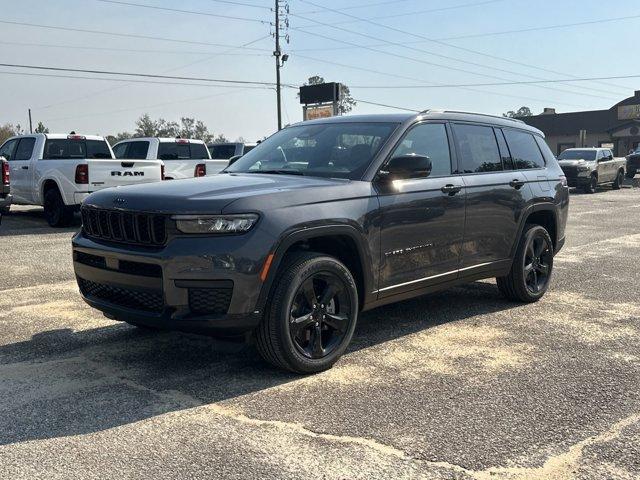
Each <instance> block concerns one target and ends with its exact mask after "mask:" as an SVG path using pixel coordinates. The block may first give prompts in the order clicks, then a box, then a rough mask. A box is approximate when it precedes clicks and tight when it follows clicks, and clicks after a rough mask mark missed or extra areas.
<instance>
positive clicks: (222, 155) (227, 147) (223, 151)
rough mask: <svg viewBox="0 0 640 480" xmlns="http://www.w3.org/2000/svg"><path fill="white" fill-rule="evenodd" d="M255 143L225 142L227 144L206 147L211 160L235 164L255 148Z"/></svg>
mask: <svg viewBox="0 0 640 480" xmlns="http://www.w3.org/2000/svg"><path fill="white" fill-rule="evenodd" d="M257 145H258V144H257V143H242V142H227V143H210V144H209V145H207V147H208V148H209V152H210V153H211V158H213V159H216V160H228V161H229V163H233V162H235V161H236V160H237V159H238V158H240V157H242V156H243V155H246V154H247V153H249V152H250V151H251V150H253V149H254V148H256V146H257Z"/></svg>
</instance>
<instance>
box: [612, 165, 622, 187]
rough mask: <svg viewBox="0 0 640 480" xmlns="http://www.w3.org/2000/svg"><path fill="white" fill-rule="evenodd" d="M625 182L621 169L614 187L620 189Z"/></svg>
mask: <svg viewBox="0 0 640 480" xmlns="http://www.w3.org/2000/svg"><path fill="white" fill-rule="evenodd" d="M623 182H624V173H622V170H619V171H618V175H616V179H615V181H614V182H613V185H612V187H613V189H614V190H620V189H621V188H622V184H623Z"/></svg>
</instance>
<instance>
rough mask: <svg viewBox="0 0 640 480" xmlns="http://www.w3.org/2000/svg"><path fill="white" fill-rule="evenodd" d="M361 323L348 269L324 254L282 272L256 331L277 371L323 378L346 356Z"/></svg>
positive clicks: (293, 262) (292, 262)
mask: <svg viewBox="0 0 640 480" xmlns="http://www.w3.org/2000/svg"><path fill="white" fill-rule="evenodd" d="M333 290H336V292H337V293H335V294H333V293H332V292H333ZM332 295H333V296H332ZM323 296H324V297H325V298H324V302H323V299H322V297H323ZM327 298H328V300H327ZM357 317H358V291H357V288H356V284H355V281H354V279H353V276H352V275H351V272H350V271H349V270H348V269H347V267H345V266H344V265H343V264H342V263H341V262H340V261H338V260H337V259H336V258H333V257H329V256H326V255H323V254H318V253H310V252H303V253H295V254H292V255H290V256H287V258H285V260H284V263H283V267H282V268H281V269H280V270H279V272H278V275H277V277H276V280H275V283H274V287H273V288H272V291H271V295H270V298H269V300H268V302H267V309H266V310H265V312H264V317H263V319H262V321H261V323H260V325H259V326H258V328H257V330H256V344H257V348H258V351H259V352H260V354H261V356H262V357H263V358H264V359H265V360H266V361H267V362H269V363H271V364H272V365H275V366H276V367H279V368H283V369H285V370H289V371H292V372H295V373H300V374H310V373H317V372H321V371H323V370H327V369H329V368H331V367H332V366H333V364H334V363H335V362H336V361H338V359H339V358H340V357H341V356H342V354H343V353H344V351H345V350H346V348H347V346H348V345H349V343H350V342H351V338H352V337H353V331H354V329H355V326H356V322H357ZM296 320H297V322H296Z"/></svg>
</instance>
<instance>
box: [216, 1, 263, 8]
mask: <svg viewBox="0 0 640 480" xmlns="http://www.w3.org/2000/svg"><path fill="white" fill-rule="evenodd" d="M209 1H210V2H215V3H225V4H227V5H239V6H241V7H253V8H261V9H263V10H271V7H267V6H265V5H256V4H255V3H245V2H236V1H232V0H209Z"/></svg>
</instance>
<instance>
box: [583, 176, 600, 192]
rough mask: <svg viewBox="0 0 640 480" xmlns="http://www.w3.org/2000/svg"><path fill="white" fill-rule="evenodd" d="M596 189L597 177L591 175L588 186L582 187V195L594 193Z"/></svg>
mask: <svg viewBox="0 0 640 480" xmlns="http://www.w3.org/2000/svg"><path fill="white" fill-rule="evenodd" d="M597 189H598V177H596V176H595V175H591V178H590V179H589V184H588V185H586V186H585V187H584V193H596V190H597Z"/></svg>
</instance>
